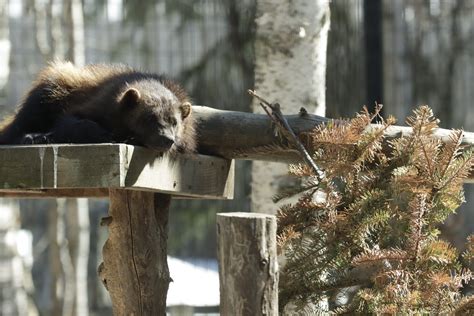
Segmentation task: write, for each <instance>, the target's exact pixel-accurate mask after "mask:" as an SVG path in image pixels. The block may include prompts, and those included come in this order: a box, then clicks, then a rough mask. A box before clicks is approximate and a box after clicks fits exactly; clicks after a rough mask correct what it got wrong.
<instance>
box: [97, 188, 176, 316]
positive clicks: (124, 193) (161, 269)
mask: <svg viewBox="0 0 474 316" xmlns="http://www.w3.org/2000/svg"><path fill="white" fill-rule="evenodd" d="M170 201H171V196H170V195H166V194H161V193H152V192H145V191H133V190H122V189H110V209H109V216H108V217H107V218H106V220H104V221H103V222H102V224H104V225H107V226H108V228H109V238H108V239H107V241H106V243H105V245H104V248H103V260H104V261H103V263H102V264H101V265H100V266H99V276H100V278H101V280H102V282H103V283H104V285H105V287H106V288H107V290H108V291H109V293H110V297H111V299H112V305H113V312H114V315H165V314H166V295H167V292H168V285H169V282H170V280H171V279H170V275H169V270H168V263H167V239H168V215H169V214H168V212H169V205H170Z"/></svg>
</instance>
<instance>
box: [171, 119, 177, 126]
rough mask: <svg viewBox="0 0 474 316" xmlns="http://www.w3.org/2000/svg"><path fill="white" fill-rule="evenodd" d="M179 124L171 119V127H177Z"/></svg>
mask: <svg viewBox="0 0 474 316" xmlns="http://www.w3.org/2000/svg"><path fill="white" fill-rule="evenodd" d="M177 124H178V122H177V121H176V119H175V118H172V119H171V125H173V126H176V125H177Z"/></svg>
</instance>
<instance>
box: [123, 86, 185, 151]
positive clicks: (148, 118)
mask: <svg viewBox="0 0 474 316" xmlns="http://www.w3.org/2000/svg"><path fill="white" fill-rule="evenodd" d="M119 102H120V105H121V107H122V108H123V113H124V114H125V115H124V116H125V117H124V119H125V120H124V123H125V124H126V125H127V127H128V129H129V130H130V132H131V133H132V134H133V135H134V142H136V143H137V144H140V145H143V146H145V147H148V148H152V149H156V150H159V151H167V150H170V149H172V148H174V149H176V150H179V148H180V141H181V138H182V136H183V127H184V121H185V120H187V119H190V118H189V117H190V115H191V111H192V110H191V109H192V108H191V103H189V102H188V101H187V100H184V101H181V100H179V99H178V98H177V97H176V96H175V95H174V94H173V93H172V92H171V91H170V90H168V89H167V88H166V87H164V86H163V85H162V84H161V83H159V82H158V81H157V80H147V81H141V82H138V83H135V84H130V85H129V86H127V88H126V89H125V91H124V92H123V93H122V94H121V96H120V101H119Z"/></svg>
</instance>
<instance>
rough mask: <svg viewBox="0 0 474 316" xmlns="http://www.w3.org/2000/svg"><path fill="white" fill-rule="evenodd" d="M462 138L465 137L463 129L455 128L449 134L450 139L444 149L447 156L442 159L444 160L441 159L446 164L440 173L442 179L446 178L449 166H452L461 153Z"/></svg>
mask: <svg viewBox="0 0 474 316" xmlns="http://www.w3.org/2000/svg"><path fill="white" fill-rule="evenodd" d="M462 138H463V132H462V130H454V131H453V132H452V133H451V134H450V135H449V141H448V142H446V145H445V147H444V149H443V153H445V155H446V157H445V158H444V159H442V161H440V163H442V164H444V168H443V170H442V171H441V174H440V177H441V179H442V178H444V176H445V175H446V172H447V170H448V168H449V167H450V166H451V163H452V162H453V161H454V159H455V158H456V156H457V155H458V154H459V151H460V148H461V142H462Z"/></svg>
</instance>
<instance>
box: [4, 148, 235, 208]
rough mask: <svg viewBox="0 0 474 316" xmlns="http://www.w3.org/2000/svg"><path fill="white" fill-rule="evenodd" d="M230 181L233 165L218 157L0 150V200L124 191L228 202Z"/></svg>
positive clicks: (131, 151) (140, 151)
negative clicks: (7, 197) (108, 190)
mask: <svg viewBox="0 0 474 316" xmlns="http://www.w3.org/2000/svg"><path fill="white" fill-rule="evenodd" d="M233 182H234V162H233V161H229V160H226V159H222V158H217V157H210V156H203V155H176V156H174V157H170V156H169V155H168V154H162V153H159V152H155V151H152V150H148V149H145V148H141V147H134V146H130V145H125V144H90V145H63V144H59V145H43V146H38V145H33V146H0V196H11V197H13V196H22V197H26V196H32V197H36V196H38V195H43V196H46V195H48V194H49V195H51V196H68V197H72V196H93V197H98V196H104V194H107V192H106V191H104V190H106V189H108V188H124V189H131V190H140V191H151V192H161V193H168V194H173V195H179V196H182V197H196V198H208V199H231V198H232V197H233V191H234V187H233V185H234V183H233ZM55 190H58V191H55ZM81 194H84V195H81ZM89 194H90V195H89Z"/></svg>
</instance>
